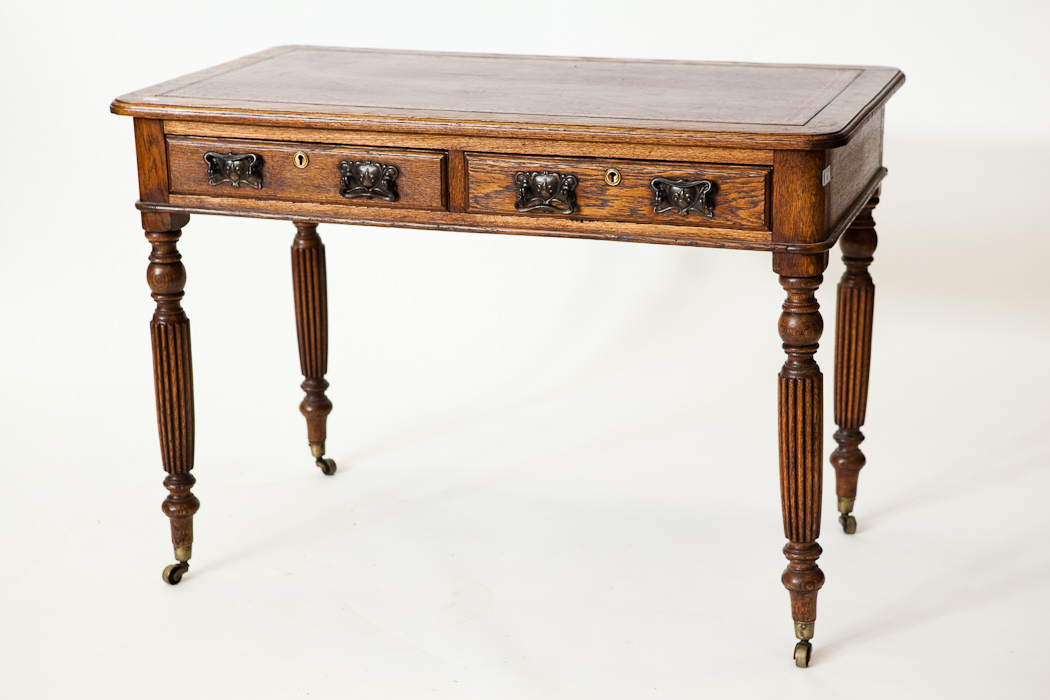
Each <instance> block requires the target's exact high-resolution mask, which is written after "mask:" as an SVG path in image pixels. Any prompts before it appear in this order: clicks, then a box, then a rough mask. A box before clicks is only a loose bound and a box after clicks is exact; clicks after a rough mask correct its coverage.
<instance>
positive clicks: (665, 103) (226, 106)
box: [112, 46, 904, 149]
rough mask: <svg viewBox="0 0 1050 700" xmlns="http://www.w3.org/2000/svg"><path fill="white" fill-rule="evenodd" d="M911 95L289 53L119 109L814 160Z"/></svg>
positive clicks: (134, 96)
mask: <svg viewBox="0 0 1050 700" xmlns="http://www.w3.org/2000/svg"><path fill="white" fill-rule="evenodd" d="M903 81H904V76H903V74H902V73H901V72H900V71H898V70H896V69H893V68H877V67H858V66H805V65H777V64H744V63H703V62H688V61H637V60H625V59H592V58H567V57H549V56H503V55H485V54H455V53H426V52H412V51H378V50H371V49H367V50H366V49H346V48H328V47H316V46H283V47H277V48H274V49H270V50H268V51H264V52H262V53H259V54H254V55H252V56H246V57H244V58H242V59H238V60H236V61H232V62H230V63H227V64H223V65H220V66H216V67H214V68H211V69H208V70H205V71H201V72H199V73H195V74H191V75H187V76H184V77H182V78H178V79H176V80H173V81H169V82H167V83H162V84H160V85H156V86H153V87H151V88H146V89H144V90H140V91H137V92H134V93H131V94H128V95H124V96H123V97H120V98H117V100H116V101H114V103H113V105H112V109H113V111H115V112H116V113H118V114H127V115H131V116H137V117H151V118H161V119H185V118H191V119H205V120H208V121H218V122H227V123H245V124H248V123H251V124H261V125H272V126H281V125H304V124H310V125H312V126H317V127H322V128H324V127H325V126H326V125H330V126H331V127H333V128H357V129H367V128H370V127H372V128H376V127H378V128H379V129H380V130H384V131H389V130H391V129H394V130H399V131H415V132H417V133H425V132H431V133H434V132H441V133H458V134H474V135H491V136H497V135H498V136H504V137H506V136H528V135H535V134H537V133H542V134H544V135H546V136H548V137H553V138H557V137H558V134H559V133H561V134H565V135H569V134H571V135H572V138H573V140H579V139H582V140H588V139H593V138H595V137H599V136H600V135H602V134H605V135H607V136H608V137H610V138H613V139H615V140H639V139H640V140H650V139H653V138H657V139H659V138H665V137H667V136H674V137H677V138H681V139H685V140H692V141H695V142H704V141H720V142H722V144H723V145H734V146H740V147H759V148H761V147H773V148H807V149H808V148H814V147H825V148H830V147H835V146H839V145H843V144H845V143H846V142H847V141H848V140H849V136H850V133H851V132H852V130H853V128H855V125H856V123H857V122H858V120H859V119H862V118H863V116H864V115H866V114H867V113H868V112H869V111H870V110H872V109H875V108H877V107H878V106H879V105H880V104H881V103H883V102H885V100H886V99H888V98H889V96H890V95H891V94H892V93H893V92H894V91H895V90H896V89H897V88H898V87H899V86H900V85H901V84H902V83H903ZM840 98H841V100H840ZM811 121H816V122H817V123H816V125H814V126H810V125H809V123H810V122H811Z"/></svg>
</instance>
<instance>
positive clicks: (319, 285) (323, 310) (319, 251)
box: [292, 222, 335, 475]
mask: <svg viewBox="0 0 1050 700" xmlns="http://www.w3.org/2000/svg"><path fill="white" fill-rule="evenodd" d="M295 229H296V234H295V240H294V241H293V242H292V285H293V287H294V290H295V332H296V335H298V337H299V364H300V365H301V366H302V370H303V377H304V378H305V379H304V381H303V385H302V386H303V391H305V392H306V397H305V398H304V399H303V402H302V403H301V404H299V410H300V411H302V413H303V415H304V416H306V432H307V435H308V437H309V440H310V453H311V454H312V455H313V457H314V460H315V462H316V464H317V466H318V467H320V468H321V471H322V472H324V473H325V474H328V475H332V474H334V473H335V460H332V459H325V457H324V452H325V445H324V443H325V427H326V423H327V420H328V414H329V413H331V412H332V402H331V401H329V400H328V397H327V396H325V393H324V391H325V389H327V388H328V382H327V381H325V378H324V375H325V373H326V372H327V371H328V291H327V282H326V280H325V260H324V244H323V243H322V242H321V237H320V236H318V235H317V224H309V223H300V222H296V224H295Z"/></svg>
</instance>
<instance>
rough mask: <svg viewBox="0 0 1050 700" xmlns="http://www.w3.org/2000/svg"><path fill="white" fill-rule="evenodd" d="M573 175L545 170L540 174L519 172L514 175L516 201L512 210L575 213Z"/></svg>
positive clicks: (576, 182) (574, 178)
mask: <svg viewBox="0 0 1050 700" xmlns="http://www.w3.org/2000/svg"><path fill="white" fill-rule="evenodd" d="M577 184H579V180H578V179H577V177H576V176H575V175H568V174H566V175H563V174H561V173H552V172H548V171H546V170H544V171H542V172H529V173H526V172H520V173H517V174H515V175H514V186H515V188H516V189H517V191H518V199H517V201H515V202H514V208H515V209H517V210H518V211H552V212H555V213H556V214H571V213H573V212H574V211H576V185H577Z"/></svg>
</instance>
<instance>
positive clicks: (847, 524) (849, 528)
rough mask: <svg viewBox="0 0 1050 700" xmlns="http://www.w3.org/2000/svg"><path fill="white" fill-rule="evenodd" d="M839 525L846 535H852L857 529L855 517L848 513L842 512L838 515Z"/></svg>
mask: <svg viewBox="0 0 1050 700" xmlns="http://www.w3.org/2000/svg"><path fill="white" fill-rule="evenodd" d="M839 525H841V526H842V531H843V532H845V533H846V534H847V535H852V534H853V533H855V532H856V531H857V519H856V518H854V517H853V516H852V515H849V514H848V513H843V514H842V515H840V516H839Z"/></svg>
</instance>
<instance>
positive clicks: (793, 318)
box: [778, 275, 824, 666]
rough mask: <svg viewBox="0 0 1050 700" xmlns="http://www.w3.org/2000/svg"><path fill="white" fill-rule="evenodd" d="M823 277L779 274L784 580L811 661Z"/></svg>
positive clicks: (820, 577)
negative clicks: (819, 297) (783, 298)
mask: <svg viewBox="0 0 1050 700" xmlns="http://www.w3.org/2000/svg"><path fill="white" fill-rule="evenodd" d="M821 280H822V277H821V276H819V275H817V276H815V277H785V276H781V277H780V284H781V285H782V286H783V287H784V289H785V290H786V291H787V300H786V301H785V302H784V310H783V313H782V314H781V315H780V324H779V330H780V337H781V339H782V340H783V341H784V352H785V353H787V361H786V362H785V363H784V367H783V368H782V369H781V370H780V375H779V391H778V397H779V413H780V430H779V434H780V497H781V506H782V508H783V514H784V535H785V536H786V537H787V539H788V543H787V545H786V546H785V547H784V556H785V557H787V560H788V566H787V569H786V570H785V571H784V575H783V577H782V578H781V580H782V581H783V583H784V587H785V588H787V589H788V593H789V594H790V596H791V617H792V619H793V620H794V621H795V636H796V637H797V638H798V639H799V642H798V644H797V645H796V647H795V662H796V664H797V665H799V666H808V665H809V657H810V639H812V638H813V626H814V623H815V622H816V619H817V591H819V590H820V587H821V586H823V585H824V573H823V572H822V571H821V570H820V568H819V567H818V566H817V558H818V557H819V556H820V551H821V550H820V545H818V544H817V536H818V535H819V534H820V493H821V466H822V464H823V440H822V425H823V415H824V412H823V408H822V401H823V396H824V386H823V385H824V378H823V376H822V375H821V373H820V368H819V367H818V366H817V363H816V360H815V359H814V357H813V355H814V353H816V351H817V341H818V340H820V336H821V333H822V332H823V330H824V322H823V320H822V319H821V317H820V311H819V308H820V307H819V305H818V304H817V300H816V297H815V296H814V294H815V293H816V291H817V288H818V287H819V286H820V283H821Z"/></svg>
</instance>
